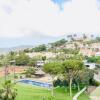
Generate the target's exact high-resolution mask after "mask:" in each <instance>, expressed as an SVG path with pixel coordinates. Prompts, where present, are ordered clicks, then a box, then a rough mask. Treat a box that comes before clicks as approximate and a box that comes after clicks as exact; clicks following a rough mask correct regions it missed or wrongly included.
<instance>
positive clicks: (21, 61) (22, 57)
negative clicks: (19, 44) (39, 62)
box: [15, 52, 30, 66]
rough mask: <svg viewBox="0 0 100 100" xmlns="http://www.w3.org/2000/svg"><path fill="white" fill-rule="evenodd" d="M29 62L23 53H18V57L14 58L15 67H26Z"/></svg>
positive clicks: (28, 58)
mask: <svg viewBox="0 0 100 100" xmlns="http://www.w3.org/2000/svg"><path fill="white" fill-rule="evenodd" d="M29 61H30V57H29V56H28V55H26V54H25V53H23V52H22V53H19V55H18V56H17V57H16V58H15V62H16V65H18V66H21V65H23V66H25V65H28V63H29Z"/></svg>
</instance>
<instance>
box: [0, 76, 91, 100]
mask: <svg viewBox="0 0 100 100" xmlns="http://www.w3.org/2000/svg"><path fill="white" fill-rule="evenodd" d="M9 79H11V80H12V79H13V75H10V76H9ZM3 81H4V77H1V78H0V87H1V83H3ZM15 88H16V89H17V97H16V100H51V99H47V98H48V97H51V91H50V90H48V89H47V88H42V87H37V86H32V85H27V84H22V83H17V84H16V86H15ZM76 93H77V91H76V90H73V95H75V94H76ZM54 95H55V98H54V99H52V100H72V97H70V96H69V90H68V89H65V88H64V87H63V88H56V89H55V90H54ZM43 98H44V99H43ZM78 100H90V99H89V97H88V95H86V94H85V93H83V94H82V95H81V96H80V97H79V98H78Z"/></svg>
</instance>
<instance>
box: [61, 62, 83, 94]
mask: <svg viewBox="0 0 100 100" xmlns="http://www.w3.org/2000/svg"><path fill="white" fill-rule="evenodd" d="M82 68H83V62H82V61H79V60H67V61H65V62H64V63H63V68H62V71H63V73H64V74H65V76H67V78H68V79H69V88H70V96H72V82H73V79H74V77H75V75H77V73H78V71H79V70H82Z"/></svg>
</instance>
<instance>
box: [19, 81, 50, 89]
mask: <svg viewBox="0 0 100 100" xmlns="http://www.w3.org/2000/svg"><path fill="white" fill-rule="evenodd" d="M18 82H20V83H25V84H31V85H34V86H40V87H46V88H51V87H52V84H51V83H46V82H39V81H33V80H20V81H18Z"/></svg>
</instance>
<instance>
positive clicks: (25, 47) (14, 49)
mask: <svg viewBox="0 0 100 100" xmlns="http://www.w3.org/2000/svg"><path fill="white" fill-rule="evenodd" d="M32 47H33V46H30V45H22V46H16V47H12V48H0V54H7V53H9V52H10V51H19V50H24V49H27V48H32Z"/></svg>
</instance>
